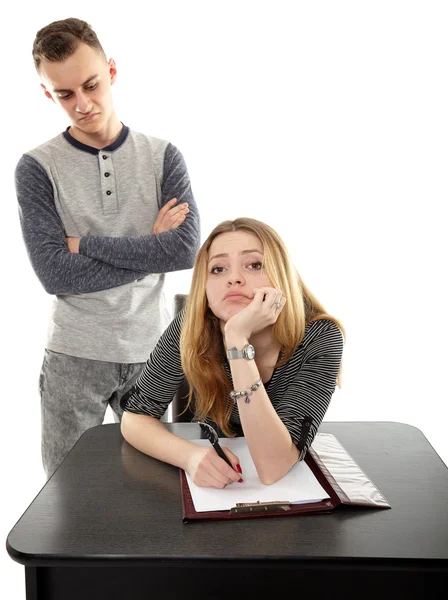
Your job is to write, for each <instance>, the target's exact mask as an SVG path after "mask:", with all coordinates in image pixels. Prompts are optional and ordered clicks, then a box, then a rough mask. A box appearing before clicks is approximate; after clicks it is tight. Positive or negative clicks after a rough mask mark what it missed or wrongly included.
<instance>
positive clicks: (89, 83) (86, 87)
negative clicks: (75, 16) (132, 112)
mask: <svg viewBox="0 0 448 600" xmlns="http://www.w3.org/2000/svg"><path fill="white" fill-rule="evenodd" d="M116 73H117V71H116V67H115V62H114V61H113V59H110V60H109V62H107V61H106V59H105V57H104V55H103V54H102V53H101V51H98V50H96V49H95V48H91V47H90V46H87V45H86V44H80V45H79V46H78V48H77V49H76V51H75V52H74V53H73V54H72V55H71V56H69V58H67V59H66V60H64V61H63V62H48V61H42V63H41V65H40V77H41V79H42V82H43V83H42V84H41V85H42V88H43V89H44V90H45V95H46V96H47V98H50V99H51V100H53V101H54V102H56V103H57V104H59V105H60V106H61V107H62V108H63V109H64V111H65V112H66V113H67V115H68V117H69V119H70V121H71V123H72V126H73V127H76V128H78V129H81V130H82V131H83V132H85V133H87V134H95V133H97V132H100V131H101V130H102V129H103V128H104V127H105V126H106V125H107V122H108V120H109V118H110V116H111V115H112V113H113V111H114V108H113V104H112V94H111V85H112V84H113V83H114V81H115V79H116Z"/></svg>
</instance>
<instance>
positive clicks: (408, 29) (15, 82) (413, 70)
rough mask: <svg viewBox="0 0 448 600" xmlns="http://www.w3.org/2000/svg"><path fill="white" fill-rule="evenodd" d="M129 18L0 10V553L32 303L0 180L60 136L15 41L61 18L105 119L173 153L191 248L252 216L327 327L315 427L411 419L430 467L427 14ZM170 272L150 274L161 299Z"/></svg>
mask: <svg viewBox="0 0 448 600" xmlns="http://www.w3.org/2000/svg"><path fill="white" fill-rule="evenodd" d="M69 6H71V8H69ZM141 6H142V7H144V8H142V7H140V8H139V7H138V5H137V3H136V2H135V3H134V2H132V1H129V0H128V1H126V2H125V3H122V4H114V3H113V2H112V3H111V2H96V3H92V2H84V1H82V0H79V1H78V2H76V4H75V5H68V4H65V3H62V2H59V1H58V2H39V3H31V2H29V3H24V2H20V3H18V2H16V3H10V4H9V5H8V16H6V14H5V15H4V20H3V28H2V31H3V33H2V37H1V40H0V43H1V48H0V50H1V56H2V81H1V94H0V102H1V110H0V115H1V118H2V148H3V152H2V161H1V163H0V165H1V172H2V177H1V181H2V195H1V199H2V202H3V205H2V214H3V217H2V235H1V248H0V256H1V272H2V278H1V285H2V294H1V301H2V305H1V308H2V315H3V318H2V328H1V332H2V335H1V352H2V362H1V364H2V367H3V376H2V378H1V381H2V399H3V410H2V417H3V427H2V436H1V448H0V456H1V461H2V476H1V481H2V511H1V531H0V533H1V535H2V537H3V539H4V540H5V541H6V537H7V534H8V532H9V531H10V530H11V528H12V527H13V526H14V524H15V523H16V521H17V520H18V519H19V518H20V516H21V514H22V513H23V512H24V510H25V509H26V508H27V506H28V505H29V504H30V502H31V501H32V499H33V498H34V496H35V495H36V494H37V493H38V491H39V489H40V488H41V487H42V485H43V484H44V481H45V479H44V474H43V470H42V467H41V462H40V445H39V443H40V429H39V428H40V414H39V396H38V391H37V381H38V376H39V371H40V366H41V362H42V357H43V349H44V345H45V338H46V328H47V323H48V318H49V313H50V307H51V298H50V297H49V296H48V295H47V294H46V293H45V292H44V290H43V288H42V287H41V285H40V283H39V281H38V280H37V278H36V276H35V275H34V272H33V271H32V269H31V267H30V264H29V261H28V257H27V254H26V251H25V249H24V245H23V242H22V238H21V232H20V227H19V220H18V213H17V203H16V198H15V191H14V183H13V172H14V167H15V164H16V163H17V161H18V159H19V158H20V156H21V154H22V153H23V152H25V151H26V150H28V149H31V148H32V147H34V146H36V145H38V144H40V143H42V142H44V141H46V140H47V139H50V138H51V137H53V136H54V135H56V134H58V133H59V132H60V131H62V130H63V129H64V128H65V127H66V126H67V125H68V123H67V121H66V119H65V117H64V116H63V113H62V112H61V111H60V109H59V108H58V107H56V106H55V105H53V104H52V103H51V102H49V101H48V100H47V99H46V98H45V97H44V95H43V93H42V91H41V89H40V87H39V81H38V78H37V75H36V73H35V72H34V67H33V63H32V58H31V47H32V42H33V40H34V36H35V34H36V32H37V30H38V29H40V28H41V27H43V26H45V25H47V24H48V23H49V22H51V21H53V20H57V19H62V18H66V17H69V16H76V17H79V18H82V19H85V20H87V21H88V22H89V23H90V24H91V25H92V26H93V28H94V29H95V30H96V32H97V34H98V36H99V38H100V40H101V42H102V44H103V46H104V49H105V51H106V54H107V55H108V57H113V58H115V60H116V62H117V65H118V79H117V82H116V85H115V87H114V94H115V104H116V109H117V113H118V116H119V118H120V119H121V120H122V121H124V122H125V123H126V124H127V125H129V126H131V127H133V128H135V129H137V130H140V131H143V132H145V133H148V134H150V135H154V136H157V137H162V138H164V139H168V140H170V141H171V142H172V143H173V144H175V145H176V146H177V147H178V148H179V149H180V150H181V152H182V153H183V155H184V157H185V159H186V162H187V165H188V168H189V173H190V177H191V181H192V186H193V192H194V195H195V197H196V200H197V202H198V205H199V207H200V212H201V216H202V239H205V237H206V235H207V234H208V233H209V231H210V230H211V229H212V227H214V226H215V225H216V224H217V223H218V222H220V221H221V220H223V219H226V218H235V217H238V216H250V217H255V218H258V219H260V220H263V221H266V222H268V223H269V224H270V225H272V226H273V227H274V228H275V229H277V231H278V232H279V233H280V234H281V235H282V237H283V239H284V240H285V242H286V244H287V246H288V247H289V248H290V250H291V253H292V255H293V258H294V260H295V263H296V266H297V268H298V270H299V272H300V273H301V275H302V277H303V279H304V281H305V282H306V284H307V285H308V286H309V287H310V289H311V290H312V291H313V292H314V293H315V295H316V296H317V297H318V298H319V299H320V300H321V301H322V303H323V304H324V306H325V307H326V308H327V310H328V311H329V312H331V313H333V314H334V315H336V316H337V317H338V318H339V319H340V320H341V321H342V323H343V324H344V326H345V328H346V331H347V343H346V348H345V353H344V363H343V367H344V371H343V379H342V383H343V386H342V389H341V390H338V391H337V392H336V393H335V395H334V397H333V400H332V404H331V406H330V409H329V411H328V413H327V415H326V420H330V421H331V420H335V421H356V420H361V421H399V422H403V423H408V424H411V425H414V426H415V427H418V428H419V429H420V430H421V431H422V432H423V434H424V435H425V436H426V437H427V439H428V440H429V442H430V443H431V444H432V446H433V447H434V449H435V451H436V452H437V453H438V454H439V455H440V457H441V458H442V459H443V460H444V461H445V463H447V462H448V442H447V435H446V429H447V427H446V423H445V418H446V416H447V408H446V407H447V391H446V375H445V371H446V362H447V351H446V347H447V345H446V339H447V333H448V327H447V317H446V312H447V300H448V298H447V291H446V272H447V268H446V257H447V247H446V225H445V220H444V215H445V211H444V208H445V206H444V205H446V200H447V140H448V111H447V106H448V97H447V96H448V93H447V92H448V84H447V81H448V79H447V56H448V37H447V35H446V32H447V31H448V19H447V16H448V6H447V4H446V2H443V1H440V2H436V1H430V0H424V1H412V0H406V1H394V0H386V1H383V0H375V1H369V2H368V1H362V0H354V1H351V2H350V1H335V0H332V1H316V0H313V1H309V2H300V1H297V0H296V1H291V2H287V1H281V0H276V2H273V1H271V2H263V1H260V0H258V1H256V2H255V1H245V0H226V2H216V1H212V0H208V1H206V0H204V1H194V0H193V1H192V0H189V1H188V2H187V1H183V2H172V1H167V0H158V1H153V2H151V1H148V2H143V3H141ZM190 277H191V271H187V272H184V273H180V274H176V275H172V276H169V277H168V282H167V288H166V290H167V297H168V300H169V301H171V298H172V295H173V293H175V292H177V291H178V292H185V293H187V292H188V288H189V283H190ZM107 418H108V421H110V420H111V417H110V414H108V417H107ZM410 526H411V525H410ZM0 568H1V577H0V587H1V588H4V589H5V591H3V590H0V595H1V597H2V598H5V599H8V600H9V599H13V600H15V599H20V600H22V599H23V598H24V570H23V567H22V566H20V565H18V564H17V563H14V562H13V561H12V560H11V559H10V558H9V556H8V555H7V553H6V551H4V552H3V553H2V555H1V557H0Z"/></svg>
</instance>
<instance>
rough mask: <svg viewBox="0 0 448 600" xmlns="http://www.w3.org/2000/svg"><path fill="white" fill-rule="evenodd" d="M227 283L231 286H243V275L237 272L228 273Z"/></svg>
mask: <svg viewBox="0 0 448 600" xmlns="http://www.w3.org/2000/svg"><path fill="white" fill-rule="evenodd" d="M228 281H229V283H230V284H232V285H243V284H244V283H245V280H244V277H243V274H242V273H241V272H240V271H239V270H238V271H237V270H235V271H230V272H229V279H228Z"/></svg>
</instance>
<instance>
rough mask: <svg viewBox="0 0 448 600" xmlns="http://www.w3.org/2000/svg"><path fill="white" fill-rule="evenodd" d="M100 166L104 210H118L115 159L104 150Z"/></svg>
mask: <svg viewBox="0 0 448 600" xmlns="http://www.w3.org/2000/svg"><path fill="white" fill-rule="evenodd" d="M106 161H107V162H106ZM99 166H100V176H101V190H102V194H103V210H104V212H116V211H117V210H118V203H117V197H116V195H117V194H116V188H115V178H114V169H113V161H112V160H111V156H110V155H109V154H106V153H104V152H103V153H101V160H100V165H99Z"/></svg>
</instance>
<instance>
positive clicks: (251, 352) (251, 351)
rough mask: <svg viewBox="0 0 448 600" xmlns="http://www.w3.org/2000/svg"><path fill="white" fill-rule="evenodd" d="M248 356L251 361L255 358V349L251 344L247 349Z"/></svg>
mask: <svg viewBox="0 0 448 600" xmlns="http://www.w3.org/2000/svg"><path fill="white" fill-rule="evenodd" d="M246 355H247V358H248V359H249V360H252V359H253V358H254V357H255V349H254V347H253V346H251V344H249V345H248V346H247V348H246Z"/></svg>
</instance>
